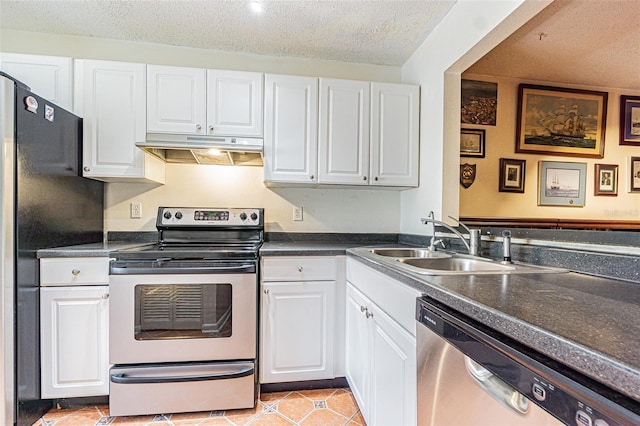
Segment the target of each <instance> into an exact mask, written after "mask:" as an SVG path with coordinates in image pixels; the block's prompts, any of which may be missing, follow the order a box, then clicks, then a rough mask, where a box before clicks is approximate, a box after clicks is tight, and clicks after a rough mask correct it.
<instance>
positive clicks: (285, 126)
mask: <svg viewBox="0 0 640 426" xmlns="http://www.w3.org/2000/svg"><path fill="white" fill-rule="evenodd" d="M264 97H265V123H264V130H265V134H264V177H265V181H266V182H296V183H313V182H316V181H317V173H316V170H317V149H318V79H316V78H311V77H300V76H290V75H271V74H267V75H265V96H264Z"/></svg>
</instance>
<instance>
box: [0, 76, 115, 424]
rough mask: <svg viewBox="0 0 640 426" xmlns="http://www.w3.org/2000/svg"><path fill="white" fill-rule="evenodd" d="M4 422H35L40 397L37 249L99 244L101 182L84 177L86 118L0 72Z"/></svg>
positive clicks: (47, 404) (43, 406) (41, 408)
mask: <svg viewBox="0 0 640 426" xmlns="http://www.w3.org/2000/svg"><path fill="white" fill-rule="evenodd" d="M0 101H1V102H2V104H1V106H0V131H1V133H2V148H1V149H0V173H1V174H2V181H1V183H0V195H1V196H2V197H1V200H2V201H1V202H2V206H1V210H0V225H1V228H0V237H1V241H0V245H1V248H2V259H1V260H0V273H1V275H2V301H1V302H2V303H1V304H0V306H1V308H0V309H1V310H2V318H1V321H2V341H1V342H0V344H1V345H2V348H1V349H2V350H1V351H0V357H2V360H1V361H2V363H1V365H0V369H1V371H0V373H1V374H0V377H3V379H4V384H3V388H2V390H1V391H0V392H1V393H3V396H4V401H3V406H2V410H1V411H0V413H1V417H0V424H7V425H8V424H18V425H32V424H33V423H34V422H35V421H36V420H37V419H38V418H39V417H41V415H42V414H43V413H44V412H46V411H47V410H48V409H49V408H51V406H52V401H46V400H42V399H41V398H40V293H39V290H40V289H39V284H40V268H39V262H38V259H37V256H36V252H37V250H38V249H42V248H53V247H62V246H68V245H75V244H84V243H93V242H102V239H103V214H104V213H103V208H104V207H103V206H104V201H103V200H104V197H103V190H104V188H103V183H102V182H98V181H94V180H91V179H86V178H84V177H82V176H81V172H80V170H81V161H82V119H81V118H79V117H77V116H75V115H73V114H72V113H70V112H69V111H66V110H64V109H63V108H61V107H58V106H57V105H55V104H53V103H51V102H49V101H47V100H45V99H43V98H41V97H39V96H37V95H36V94H34V93H32V92H31V91H29V89H28V87H26V86H25V85H24V84H22V83H20V82H18V81H16V80H15V79H13V78H11V77H10V76H7V75H6V74H4V73H2V72H0Z"/></svg>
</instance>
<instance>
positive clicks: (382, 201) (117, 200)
mask: <svg viewBox="0 0 640 426" xmlns="http://www.w3.org/2000/svg"><path fill="white" fill-rule="evenodd" d="M0 36H1V43H0V50H1V51H5V52H14V53H29V54H42V55H51V56H70V57H73V58H82V59H84V58H90V59H103V60H115V61H125V62H126V61H130V62H142V63H150V64H166V65H178V66H193V67H203V68H218V69H234V70H249V71H262V72H270V73H281V74H295V75H309V76H320V77H333V78H346V79H355V80H371V81H384V82H399V81H400V74H401V73H400V68H399V67H390V66H378V65H367V64H356V63H346V62H338V61H318V60H308V59H298V58H287V57H273V56H260V55H246V54H236V53H229V52H218V51H209V50H203V49H193V48H184V47H175V46H165V45H157V44H150V43H135V42H125V41H119V40H105V39H95V38H87V37H72V36H59V35H50V34H38V33H28V32H20V31H10V30H2V31H0ZM166 172H167V174H166V182H167V183H166V184H165V185H162V186H158V185H150V184H131V183H108V184H106V191H105V230H107V231H155V216H156V211H157V207H158V206H161V205H184V206H210V207H217V206H219V207H264V208H265V220H266V222H267V230H268V231H287V232H394V233H395V232H399V227H400V194H399V192H398V191H394V190H371V189H336V188H331V189H316V188H274V189H270V188H266V187H265V186H264V184H263V177H262V176H263V169H262V167H226V166H203V165H191V166H185V165H173V164H169V165H167V167H166ZM132 202H141V203H142V212H143V217H142V219H131V218H129V206H130V203H132ZM294 205H296V206H302V207H303V210H304V214H303V217H304V220H303V221H301V222H294V221H293V213H292V209H293V206H294Z"/></svg>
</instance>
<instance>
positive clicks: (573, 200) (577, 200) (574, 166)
mask: <svg viewBox="0 0 640 426" xmlns="http://www.w3.org/2000/svg"><path fill="white" fill-rule="evenodd" d="M639 166H640V165H639ZM639 180H640V179H639ZM586 182H587V163H564V162H560V161H540V162H538V205H539V206H565V207H584V203H585V188H586Z"/></svg>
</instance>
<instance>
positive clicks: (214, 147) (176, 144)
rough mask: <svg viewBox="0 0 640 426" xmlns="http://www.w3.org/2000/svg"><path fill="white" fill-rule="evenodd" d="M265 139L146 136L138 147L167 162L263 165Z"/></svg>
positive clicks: (162, 134) (152, 134) (161, 134)
mask: <svg viewBox="0 0 640 426" xmlns="http://www.w3.org/2000/svg"><path fill="white" fill-rule="evenodd" d="M262 145H263V141H262V139H258V138H239V137H220V136H195V135H180V134H165V133H147V140H146V141H145V142H137V143H136V146H137V147H138V148H140V149H143V150H145V151H146V152H148V153H150V154H153V155H155V156H156V157H158V158H160V159H161V160H163V161H166V162H167V163H182V164H218V165H232V166H262V164H263V161H262Z"/></svg>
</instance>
